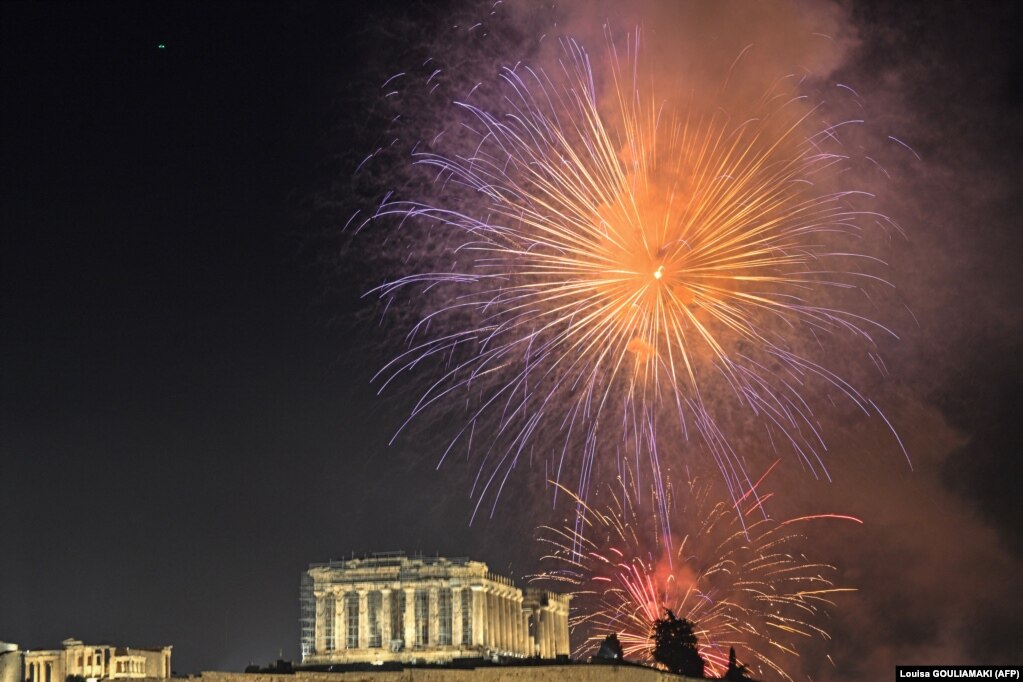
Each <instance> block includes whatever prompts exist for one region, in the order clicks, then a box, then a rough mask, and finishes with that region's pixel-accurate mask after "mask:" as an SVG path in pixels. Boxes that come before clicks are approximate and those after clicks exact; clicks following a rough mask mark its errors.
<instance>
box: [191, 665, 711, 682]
mask: <svg viewBox="0 0 1023 682" xmlns="http://www.w3.org/2000/svg"><path fill="white" fill-rule="evenodd" d="M690 679H691V678H687V677H680V676H678V675H672V674H671V673H666V672H662V671H660V670H653V669H652V668H643V667H640V666H633V665H593V664H575V665H538V666H487V667H479V668H470V669H453V668H405V669H404V670H381V671H379V672H377V671H352V672H343V673H315V672H297V673H295V674H294V675H281V674H272V673H229V672H206V671H204V672H203V673H202V675H201V682H533V681H535V682H685V681H686V680H690ZM694 682H695V681H694Z"/></svg>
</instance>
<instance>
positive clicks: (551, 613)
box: [547, 603, 558, 658]
mask: <svg viewBox="0 0 1023 682" xmlns="http://www.w3.org/2000/svg"><path fill="white" fill-rule="evenodd" d="M547 609H548V610H547V651H548V654H547V655H548V656H549V657H550V658H554V656H555V655H556V653H555V652H556V645H555V643H554V635H555V633H557V631H558V616H557V613H556V611H555V606H554V604H553V603H548V605H547Z"/></svg>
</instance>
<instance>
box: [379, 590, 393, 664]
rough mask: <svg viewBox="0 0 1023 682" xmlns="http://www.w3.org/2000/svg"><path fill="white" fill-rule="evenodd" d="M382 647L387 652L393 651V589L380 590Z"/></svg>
mask: <svg viewBox="0 0 1023 682" xmlns="http://www.w3.org/2000/svg"><path fill="white" fill-rule="evenodd" d="M379 618H380V620H379V621H378V622H379V623H380V647H381V648H382V649H384V650H386V651H390V649H391V589H390V588H389V587H385V588H383V589H382V590H380V616H379Z"/></svg>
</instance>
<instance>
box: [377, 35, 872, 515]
mask: <svg viewBox="0 0 1023 682" xmlns="http://www.w3.org/2000/svg"><path fill="white" fill-rule="evenodd" d="M609 52H611V51H610V50H609ZM609 59H610V61H611V66H610V70H609V73H610V77H609V80H610V85H609V86H608V87H607V88H606V89H607V90H608V91H609V93H610V96H602V93H601V92H598V88H597V86H596V85H595V84H594V83H595V78H594V74H593V71H592V69H591V64H590V57H589V55H588V54H587V53H586V52H585V51H584V50H583V49H582V47H581V46H579V45H578V44H577V43H574V42H571V41H566V43H565V60H564V63H563V64H562V65H561V67H560V72H559V73H555V74H554V75H553V76H552V75H549V74H548V72H545V71H542V70H534V69H532V68H529V67H526V66H521V65H520V66H518V67H516V68H508V69H505V70H504V71H503V72H502V74H501V85H502V88H501V89H499V90H498V91H499V92H500V93H501V95H500V97H496V98H491V99H490V100H485V102H484V103H473V102H472V101H464V102H459V103H456V107H455V112H456V113H457V114H458V115H459V116H461V117H462V119H461V123H462V125H461V127H460V129H459V135H461V138H460V144H459V143H458V142H452V143H451V144H452V146H453V149H452V150H451V151H448V152H445V150H444V149H443V148H440V149H436V150H427V151H419V152H417V153H416V155H415V157H414V158H415V163H416V164H418V165H419V166H420V167H421V168H422V169H424V170H429V171H431V172H432V173H434V174H435V179H434V184H433V187H434V188H435V190H434V192H433V194H432V195H430V196H426V197H424V198H423V199H420V200H397V199H396V200H388V201H385V202H384V203H383V204H382V205H381V206H380V208H379V210H378V211H377V212H376V214H375V215H374V217H373V219H374V220H376V221H387V220H394V221H397V224H398V225H399V227H398V228H397V229H398V230H399V231H400V230H408V229H413V228H414V226H419V228H418V229H420V230H421V231H420V232H417V233H414V234H425V235H428V239H429V240H431V243H432V242H434V241H437V240H439V242H440V243H441V244H442V245H444V248H442V249H440V251H439V253H440V254H441V255H440V256H439V258H441V259H445V261H446V262H444V264H443V265H439V266H438V267H436V268H435V269H429V270H423V271H416V272H413V273H411V274H406V275H404V276H401V277H399V278H397V279H395V280H393V281H390V282H387V283H385V284H383V285H381V286H380V287H378V288H377V289H376V290H375V292H376V293H377V294H378V295H380V296H381V297H383V298H385V299H387V300H392V299H394V298H396V297H399V296H406V297H410V296H411V297H416V298H422V299H423V300H424V301H439V303H438V305H437V306H436V307H435V308H433V309H430V310H429V311H428V312H427V313H426V314H424V316H423V318H422V320H421V321H420V322H419V324H417V325H415V326H414V327H413V328H412V330H411V331H410V334H409V339H410V347H409V349H408V350H407V352H405V353H402V354H401V355H399V356H398V357H396V358H395V359H394V360H393V361H392V362H390V363H388V364H387V365H386V366H385V367H384V368H383V369H382V370H381V373H380V376H382V377H384V378H385V380H384V385H385V386H386V385H387V384H389V383H390V382H391V381H392V380H393V379H394V378H396V377H397V376H398V375H400V374H403V373H405V372H409V371H411V370H413V369H414V368H415V367H416V366H418V365H420V364H429V363H430V362H431V361H435V362H436V366H439V367H440V368H441V369H440V371H439V372H438V375H437V377H436V379H435V380H434V381H433V383H432V384H431V385H430V386H429V387H428V388H427V389H426V390H425V391H424V393H423V395H422V396H421V399H420V400H419V401H418V403H417V404H416V405H415V407H414V408H413V410H412V415H411V416H410V419H413V418H416V417H418V416H421V415H423V414H425V413H426V412H427V411H429V410H431V409H436V408H438V407H439V406H441V405H443V404H445V403H454V402H461V403H464V404H466V405H468V408H467V409H468V417H467V419H466V421H465V426H464V427H463V428H462V429H461V430H460V431H459V432H458V433H457V434H456V435H455V437H454V438H453V439H452V442H451V446H450V447H449V448H448V452H446V453H445V454H444V456H443V457H442V458H441V460H442V461H443V459H444V457H446V456H447V455H448V454H449V453H450V452H451V450H452V449H453V448H454V446H455V445H456V443H458V442H459V440H460V439H462V438H467V437H468V434H471V433H472V432H473V431H474V429H475V425H476V424H477V423H478V422H480V421H482V420H490V424H491V431H490V433H492V434H494V439H493V440H492V441H491V442H490V443H489V445H488V447H487V448H486V449H485V451H484V453H483V463H482V464H481V467H480V476H479V479H478V482H477V485H476V487H475V489H474V494H476V495H477V496H478V499H479V502H482V499H483V496H484V493H486V492H487V491H491V492H492V493H493V495H494V498H495V503H496V497H497V495H498V494H499V492H500V489H501V487H502V486H503V483H504V481H505V480H506V478H507V475H508V472H509V471H510V469H512V468H514V467H515V466H516V464H517V463H518V462H519V461H520V459H521V458H523V457H526V456H530V457H531V456H532V454H533V451H534V449H535V448H536V447H540V448H541V449H542V450H544V454H543V458H544V459H545V460H547V461H548V462H549V463H550V464H549V466H550V468H551V469H552V470H553V474H554V475H553V478H554V479H555V480H558V481H561V480H562V476H563V474H564V473H565V472H567V471H569V470H571V471H574V472H575V475H576V476H577V477H578V481H577V483H576V484H575V485H574V488H575V489H576V490H578V491H581V492H582V494H583V496H585V490H586V489H587V487H588V485H589V480H590V477H591V476H592V475H593V469H594V466H595V464H596V463H597V462H596V460H597V459H598V458H599V457H600V456H601V455H600V453H601V452H605V451H606V452H610V451H612V450H614V448H615V447H616V445H615V444H627V449H629V450H630V451H632V452H640V451H644V452H649V453H650V455H651V463H650V472H651V474H650V475H651V476H652V478H653V479H654V481H655V485H656V486H657V487H662V486H663V485H664V482H663V481H662V480H661V474H660V467H659V464H658V463H657V461H656V459H657V437H656V434H657V433H658V432H659V431H661V430H662V429H664V428H666V427H667V426H668V425H670V428H672V429H673V430H674V431H675V432H676V433H680V434H682V436H681V438H684V439H688V438H689V433H690V431H693V432H695V433H696V434H698V435H699V437H700V439H699V443H700V446H701V447H702V448H704V449H706V450H707V451H709V452H710V453H711V456H712V457H713V458H714V459H715V461H716V463H717V466H718V468H719V469H720V470H721V472H722V473H723V475H724V478H725V480H726V481H727V483H728V486H729V489H730V490H731V494H732V495H733V497H735V496H737V495H738V494H739V492H740V491H742V490H746V489H748V488H749V486H750V481H749V480H748V477H747V475H746V474H745V472H744V470H743V466H742V463H741V462H740V461H739V460H738V458H736V457H735V455H734V454H733V453H732V450H731V448H730V447H729V445H728V440H729V438H728V437H729V434H728V433H726V432H724V431H722V428H721V426H720V425H721V424H722V420H723V418H725V417H728V418H730V419H734V416H733V415H735V414H736V413H739V412H742V413H745V414H747V415H748V416H749V419H750V420H753V421H755V422H757V423H759V424H760V425H761V426H762V428H763V429H765V430H766V431H768V432H770V433H771V434H774V435H780V436H781V438H782V441H783V442H787V445H788V447H789V448H791V449H792V450H793V451H794V452H795V453H796V454H797V455H798V456H799V457H800V458H801V459H802V460H803V462H804V464H805V466H806V467H807V468H808V469H809V470H811V471H812V472H814V473H815V474H816V475H825V476H826V475H827V474H826V470H825V468H824V466H823V464H822V462H821V461H820V458H819V456H818V453H819V452H820V451H821V450H822V449H823V442H824V441H823V439H822V437H821V435H820V434H819V427H818V425H817V422H816V418H815V416H814V413H813V403H812V401H811V400H810V396H809V395H807V393H809V392H812V390H811V389H809V388H808V387H810V386H815V385H817V386H820V385H823V386H825V387H826V388H827V389H828V390H829V391H830V390H834V391H837V392H838V393H840V394H843V395H844V396H846V397H847V398H848V399H849V400H850V401H851V403H852V404H853V405H855V406H856V408H858V409H860V410H862V411H863V412H865V413H870V412H872V411H876V408H874V406H873V403H871V402H870V401H869V400H867V399H866V398H864V397H863V396H861V395H860V393H859V392H858V391H857V390H856V389H855V388H854V387H853V386H852V385H850V384H849V383H847V382H846V381H845V380H843V379H842V378H841V377H840V376H839V375H838V374H837V373H836V372H835V371H833V370H831V369H828V367H827V363H826V362H825V361H824V360H822V359H820V358H818V357H816V355H817V351H818V350H819V347H820V339H821V337H822V336H827V335H835V336H851V337H854V338H857V339H859V340H860V341H862V342H863V343H864V344H866V345H868V346H870V345H872V344H873V342H874V334H876V333H877V332H879V331H886V330H884V328H883V327H881V326H880V325H878V324H876V323H874V322H872V321H871V320H869V319H868V318H867V317H866V316H864V315H861V314H858V313H856V312H855V311H854V310H848V309H845V308H844V307H843V306H842V305H840V304H835V303H833V296H834V295H835V294H836V292H837V293H839V294H841V293H842V292H844V291H845V290H850V289H851V290H856V289H857V288H858V287H859V286H860V285H861V284H862V283H863V282H866V281H868V280H869V281H870V282H871V283H874V282H877V281H880V280H879V279H878V278H877V277H876V276H875V275H872V274H870V273H869V272H866V271H864V272H860V271H859V270H858V269H857V267H858V266H856V263H861V264H863V265H864V266H866V265H871V264H872V262H873V261H872V260H871V258H870V257H868V256H867V255H865V254H863V255H857V253H856V251H855V250H854V249H853V248H851V247H850V244H852V243H855V241H856V240H857V239H860V238H861V237H862V232H863V226H861V225H860V224H859V223H860V222H861V221H863V220H864V219H865V218H866V217H867V216H868V215H869V218H870V220H872V221H873V220H875V219H879V220H880V219H883V218H881V217H879V216H877V215H875V214H868V213H866V212H863V211H859V210H857V209H855V208H854V207H853V204H854V200H855V199H856V198H857V196H858V193H857V192H854V191H850V190H847V189H829V188H830V187H832V185H833V182H834V178H835V176H837V175H838V174H839V173H840V170H841V168H842V165H843V163H844V156H843V155H842V154H840V153H838V152H833V151H827V150H826V146H827V143H828V142H829V141H830V140H832V139H833V137H834V135H833V132H832V130H831V129H827V130H824V131H819V130H817V131H813V132H808V131H809V130H810V129H811V122H810V119H811V117H812V113H813V110H812V109H811V110H810V111H806V108H805V107H804V106H802V105H801V104H799V103H793V102H789V103H783V104H778V103H774V102H771V101H770V100H769V98H765V100H766V101H767V103H765V104H763V105H762V106H761V107H760V110H759V111H758V112H757V114H756V116H751V117H750V118H748V119H744V120H740V121H732V120H730V119H729V118H728V117H727V116H726V115H725V114H724V113H721V112H719V113H715V114H702V113H698V112H697V111H696V109H695V108H693V107H691V106H690V107H687V106H686V105H684V104H679V103H675V102H672V101H668V100H666V101H664V102H662V103H660V104H658V103H657V101H656V100H655V99H654V96H653V95H652V94H649V93H646V92H644V88H643V87H641V84H640V83H638V82H633V80H635V79H631V80H630V78H629V77H627V76H626V75H625V74H626V73H631V72H633V71H634V70H632V69H629V68H623V66H622V65H621V64H619V63H618V62H617V61H615V59H611V57H610V56H609ZM631 59H633V60H634V61H637V62H638V60H639V57H638V54H637V55H633V56H632V57H631ZM626 66H629V65H626ZM474 92H475V89H474ZM475 96H476V97H480V96H481V95H479V93H476V94H475ZM495 100H496V101H495ZM445 139H447V140H450V139H451V136H449V137H448V138H445ZM431 296H432V297H431ZM538 434H543V437H542V438H539V437H538ZM568 453H579V454H578V455H571V456H569V454H568ZM575 457H578V461H576V460H575V459H573V458H575Z"/></svg>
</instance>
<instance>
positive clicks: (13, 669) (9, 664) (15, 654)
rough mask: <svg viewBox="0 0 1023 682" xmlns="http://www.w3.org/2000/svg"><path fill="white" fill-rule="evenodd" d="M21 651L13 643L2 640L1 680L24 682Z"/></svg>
mask: <svg viewBox="0 0 1023 682" xmlns="http://www.w3.org/2000/svg"><path fill="white" fill-rule="evenodd" d="M23 679H25V676H24V673H23V672H22V667H21V652H20V651H18V648H17V647H16V646H14V645H13V644H7V643H6V642H0V682H22V680H23Z"/></svg>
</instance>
